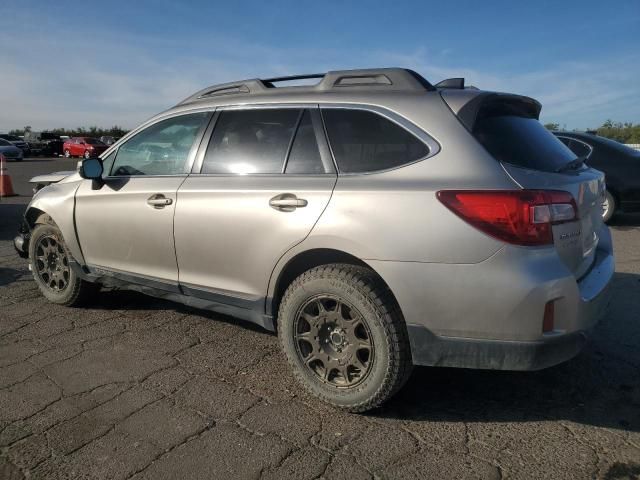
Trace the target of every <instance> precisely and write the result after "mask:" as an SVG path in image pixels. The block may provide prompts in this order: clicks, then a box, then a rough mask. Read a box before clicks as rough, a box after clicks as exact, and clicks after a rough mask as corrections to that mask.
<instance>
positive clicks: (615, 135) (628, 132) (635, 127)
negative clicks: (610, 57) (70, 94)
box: [9, 120, 640, 144]
mask: <svg viewBox="0 0 640 480" xmlns="http://www.w3.org/2000/svg"><path fill="white" fill-rule="evenodd" d="M544 126H545V127H546V128H547V129H549V130H566V127H565V128H561V127H560V124H559V123H545V124H544ZM25 131H31V127H30V126H28V125H27V126H26V127H24V128H21V129H20V128H18V129H15V130H11V131H10V132H9V133H10V134H11V135H24V132H25ZM47 131H48V132H52V133H55V134H57V135H68V136H69V137H102V136H110V137H122V136H124V135H125V134H126V133H127V132H128V131H129V130H125V129H124V128H122V127H120V126H118V125H114V126H113V127H111V128H100V127H96V126H93V127H88V128H85V127H77V128H54V129H51V130H47ZM587 131H588V132H593V133H595V134H596V135H600V136H601V137H606V138H610V139H612V140H616V141H618V142H620V143H635V144H640V123H636V124H634V123H631V122H624V123H623V122H614V121H613V120H607V121H606V122H604V123H603V124H602V125H601V126H600V127H598V128H595V129H587Z"/></svg>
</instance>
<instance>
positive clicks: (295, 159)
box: [285, 110, 326, 175]
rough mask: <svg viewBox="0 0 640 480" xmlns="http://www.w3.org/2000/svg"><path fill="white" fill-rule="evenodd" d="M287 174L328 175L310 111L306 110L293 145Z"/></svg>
mask: <svg viewBox="0 0 640 480" xmlns="http://www.w3.org/2000/svg"><path fill="white" fill-rule="evenodd" d="M285 173H293V174H298V175H303V174H309V175H316V174H322V173H326V170H325V167H324V165H323V163H322V157H321V156H320V149H319V148H318V139H317V138H316V132H315V129H314V128H313V123H312V121H311V114H310V112H309V110H305V112H304V115H302V118H301V119H300V124H299V125H298V129H297V130H296V136H295V138H294V140H293V144H292V145H291V151H290V152H289V158H288V159H287V166H286V168H285Z"/></svg>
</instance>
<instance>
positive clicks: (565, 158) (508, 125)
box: [473, 115, 576, 172]
mask: <svg viewBox="0 0 640 480" xmlns="http://www.w3.org/2000/svg"><path fill="white" fill-rule="evenodd" d="M473 133H474V135H475V137H476V138H477V139H478V141H479V142H480V143H481V144H482V145H483V146H484V147H485V148H486V149H487V150H488V151H489V153H490V154H491V155H493V157H494V158H495V159H496V160H498V161H499V162H503V163H510V164H512V165H516V166H518V167H523V168H529V169H532V170H542V171H545V172H554V171H556V170H558V169H559V168H560V167H562V166H563V165H565V164H567V163H568V162H570V161H572V160H574V159H575V158H576V155H575V154H574V153H573V152H572V151H571V150H569V148H567V146H566V145H564V144H563V143H562V142H561V141H560V140H558V139H557V138H556V137H555V135H553V134H552V133H551V132H549V131H548V130H547V129H546V128H544V126H543V125H542V124H541V123H540V122H539V121H538V120H537V119H535V118H530V117H522V116H517V115H491V116H483V117H480V118H478V120H477V121H476V123H475V125H474V128H473Z"/></svg>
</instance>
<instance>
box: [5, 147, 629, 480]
mask: <svg viewBox="0 0 640 480" xmlns="http://www.w3.org/2000/svg"><path fill="white" fill-rule="evenodd" d="M60 162H61V160H55V161H50V162H49V163H47V162H46V161H45V160H41V161H34V162H33V164H30V163H29V162H25V163H24V165H19V166H18V165H15V166H14V165H13V164H10V165H9V169H10V171H13V170H15V171H16V172H17V175H16V177H15V178H17V179H18V180H17V181H16V180H15V179H14V186H16V190H18V191H19V192H20V193H22V194H23V195H26V194H28V191H29V189H28V186H27V185H26V184H25V183H24V181H23V180H22V176H25V178H26V177H28V176H31V175H29V173H31V174H33V175H34V174H36V173H41V171H53V170H59V169H60V166H59V165H58V164H59V163H60ZM66 163H67V164H69V161H66ZM63 169H64V168H63ZM23 170H26V172H27V173H26V174H25V173H24V172H23ZM16 184H17V185H16ZM26 202H28V198H27V197H24V196H23V197H17V198H13V199H2V201H0V478H1V479H3V480H14V479H22V478H47V479H51V478H99V479H106V478H114V479H127V478H133V479H174V478H206V479H211V478H221V479H232V478H265V479H266V478H274V479H286V478H291V479H307V478H308V479H313V478H327V479H340V478H344V479H353V480H355V479H360V478H362V479H366V478H394V479H395V478H399V479H408V478H437V479H444V478H456V479H458V478H483V479H484V478H496V479H498V478H527V479H529V478H572V479H573V478H604V479H610V480H611V479H625V478H636V479H637V478H640V300H638V298H639V297H640V248H639V247H640V227H638V225H640V217H639V216H635V217H634V216H625V217H621V218H620V219H618V220H617V222H616V226H615V227H614V228H613V235H614V244H615V249H616V255H617V273H616V277H615V281H614V298H613V303H612V306H611V309H610V312H609V314H608V315H607V317H606V318H605V319H604V320H603V321H602V322H601V324H600V325H599V326H598V327H597V329H596V330H595V332H594V334H593V338H592V341H591V343H590V344H589V345H588V346H587V348H586V349H585V350H584V351H583V352H582V353H581V354H580V355H579V356H578V357H576V358H575V359H573V360H571V361H570V362H568V363H566V364H563V365H560V366H557V367H554V368H551V369H547V370H544V371H540V372H531V373H517V372H498V371H473V370H463V369H442V368H417V369H416V370H415V372H414V374H413V376H412V378H411V380H410V381H409V383H408V385H407V386H406V387H405V388H404V390H402V391H401V392H400V394H399V395H397V396H396V397H395V398H394V399H393V400H392V401H391V402H390V403H388V404H387V405H386V406H385V407H383V408H382V409H379V410H377V411H375V412H373V413H371V414H367V415H352V414H346V413H342V412H338V411H336V410H333V409H331V408H329V407H326V406H324V405H323V404H321V403H319V402H317V401H316V400H315V399H313V398H312V397H309V396H308V395H306V394H305V393H304V392H303V391H302V390H301V389H300V388H298V386H297V385H296V384H295V382H294V381H293V378H292V376H291V375H290V373H289V370H288V368H287V365H286V361H285V359H284V356H283V355H282V354H281V353H280V350H279V347H278V342H277V338H276V337H275V336H274V335H272V334H269V333H266V332H264V331H262V330H260V329H258V328H255V327H253V326H251V325H249V324H246V323H243V322H240V321H237V320H234V319H233V318H230V317H225V316H222V315H218V314H213V313H207V312H201V311H197V310H194V309H190V308H187V307H183V306H181V305H177V304H173V303H169V302H165V301H161V300H157V299H153V298H150V297H145V296H143V295H140V294H137V293H133V292H126V291H115V290H110V291H105V290H103V291H102V292H101V293H100V294H99V295H97V296H96V297H95V304H94V305H93V307H92V308H88V309H80V308H64V307H59V306H56V305H52V304H49V303H47V301H46V300H45V299H44V298H43V297H42V296H41V295H40V294H39V292H38V290H37V288H36V286H35V284H34V282H33V281H32V279H31V276H30V273H29V271H28V268H27V263H26V261H25V260H22V259H20V258H18V257H17V256H16V255H15V253H14V251H13V247H12V245H11V238H12V237H13V234H14V232H15V228H16V224H17V223H18V220H19V217H20V214H21V213H22V211H23V209H24V206H25V204H26Z"/></svg>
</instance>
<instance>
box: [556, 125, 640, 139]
mask: <svg viewBox="0 0 640 480" xmlns="http://www.w3.org/2000/svg"><path fill="white" fill-rule="evenodd" d="M544 126H545V127H546V128H547V129H549V130H566V128H560V124H559V123H545V124H544ZM587 132H591V133H595V134H596V135H600V136H601V137H606V138H610V139H612V140H615V141H617V142H620V143H634V144H640V123H636V124H634V123H631V122H624V123H623V122H614V121H613V120H607V121H606V122H604V123H603V124H602V125H601V126H599V127H598V128H593V129H587Z"/></svg>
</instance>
